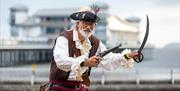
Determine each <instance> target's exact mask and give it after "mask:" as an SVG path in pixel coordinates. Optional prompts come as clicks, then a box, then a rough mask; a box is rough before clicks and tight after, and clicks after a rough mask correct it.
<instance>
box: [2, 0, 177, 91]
mask: <svg viewBox="0 0 180 91" xmlns="http://www.w3.org/2000/svg"><path fill="white" fill-rule="evenodd" d="M94 2H96V3H97V5H98V6H99V7H100V13H99V16H100V18H101V20H100V22H99V23H98V24H97V26H96V29H95V32H94V34H95V35H96V36H97V37H98V38H99V39H100V40H101V41H102V42H103V43H104V44H105V45H106V46H107V48H111V47H113V46H115V45H117V44H118V43H119V42H120V43H122V47H121V48H119V49H118V50H116V51H115V52H121V51H122V50H123V49H125V48H129V49H132V50H136V49H137V48H138V47H139V46H140V44H141V42H142V39H143V37H144V33H145V27H146V18H145V16H146V14H148V15H149V19H150V34H149V38H148V41H147V42H148V43H147V44H146V47H145V49H144V50H143V53H144V56H145V59H144V61H143V62H142V63H139V64H135V67H134V68H133V69H123V68H122V67H120V68H119V69H117V70H115V71H106V70H102V69H99V68H94V69H93V71H92V74H91V79H92V86H91V87H90V91H101V90H102V91H105V90H107V91H110V90H113V91H118V90H125V91H128V90H136V91H138V90H146V91H148V90H149V91H159V90H165V91H169V90H170V91H173V90H180V56H179V55H180V31H179V30H180V0H170V1H169V0H149V1H147V0H133V1H132V0H110V1H109V0H108V1H103V0H96V1H94V0H83V1H82V0H81V1H80V0H71V1H59V0H46V1H44V0H38V1H37V0H31V1H27V0H0V14H1V15H0V88H3V90H5V91H9V90H10V91H21V90H22V89H23V90H30V91H36V90H37V89H38V86H39V84H40V83H43V82H47V81H48V74H49V66H50V64H49V62H50V60H51V57H52V47H53V43H54V40H55V38H56V37H57V36H58V35H59V33H60V32H62V31H66V30H67V29H70V28H71V26H72V25H73V24H74V21H72V20H71V19H70V18H69V15H70V14H71V13H73V12H75V11H77V10H78V9H80V8H83V7H88V6H89V5H91V4H92V3H94ZM72 4H73V6H72ZM32 64H33V65H32ZM17 83H18V84H17ZM15 84H16V85H15ZM104 89H105V90H104Z"/></svg>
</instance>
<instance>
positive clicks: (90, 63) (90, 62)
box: [84, 56, 100, 67]
mask: <svg viewBox="0 0 180 91" xmlns="http://www.w3.org/2000/svg"><path fill="white" fill-rule="evenodd" d="M99 63H100V60H99V58H98V57H97V56H92V57H90V58H89V59H87V60H86V61H84V66H89V67H97V66H98V64H99Z"/></svg>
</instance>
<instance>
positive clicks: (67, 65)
mask: <svg viewBox="0 0 180 91" xmlns="http://www.w3.org/2000/svg"><path fill="white" fill-rule="evenodd" d="M53 56H54V60H55V62H56V65H57V67H58V68H59V69H61V70H64V71H70V70H73V69H74V67H77V66H79V65H80V63H81V62H83V61H84V60H85V59H87V56H86V55H82V56H79V57H77V58H73V57H69V51H68V40H67V39H66V38H65V37H63V36H60V37H58V38H57V39H56V43H55V46H54V49H53Z"/></svg>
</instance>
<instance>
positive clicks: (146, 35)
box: [138, 15, 149, 52]
mask: <svg viewBox="0 0 180 91" xmlns="http://www.w3.org/2000/svg"><path fill="white" fill-rule="evenodd" d="M146 19H147V23H146V32H145V36H144V39H143V42H142V44H141V46H140V48H139V49H138V52H141V51H142V50H143V48H144V46H145V44H146V41H147V39H148V35H149V18H148V15H146Z"/></svg>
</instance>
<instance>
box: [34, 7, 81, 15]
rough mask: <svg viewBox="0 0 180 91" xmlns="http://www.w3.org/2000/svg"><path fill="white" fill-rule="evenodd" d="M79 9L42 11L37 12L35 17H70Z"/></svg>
mask: <svg viewBox="0 0 180 91" xmlns="http://www.w3.org/2000/svg"><path fill="white" fill-rule="evenodd" d="M77 10H78V8H72V9H71V8H69V9H41V10H39V11H37V12H36V13H35V14H34V16H38V17H48V16H51V17H52V16H54V17H58V16H69V15H70V14H72V13H74V12H75V11H77Z"/></svg>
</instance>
